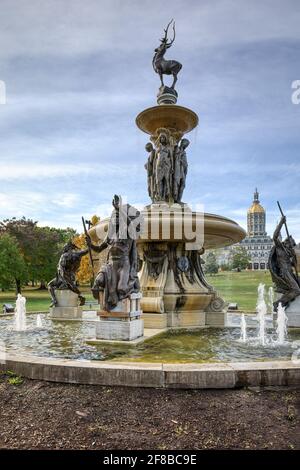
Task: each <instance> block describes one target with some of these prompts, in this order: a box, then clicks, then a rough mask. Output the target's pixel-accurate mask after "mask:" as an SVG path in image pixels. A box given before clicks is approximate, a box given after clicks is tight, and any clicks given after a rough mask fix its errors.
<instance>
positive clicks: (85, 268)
mask: <svg viewBox="0 0 300 470" xmlns="http://www.w3.org/2000/svg"><path fill="white" fill-rule="evenodd" d="M73 243H75V245H76V246H78V248H81V249H82V250H84V249H85V248H86V243H85V235H84V233H82V234H81V235H78V236H77V237H74V239H73ZM92 277H93V270H92V266H91V262H90V258H89V255H88V254H87V255H86V256H83V257H82V258H81V263H80V268H79V270H78V271H77V274H76V278H77V280H78V282H79V284H90V281H91V280H92Z"/></svg>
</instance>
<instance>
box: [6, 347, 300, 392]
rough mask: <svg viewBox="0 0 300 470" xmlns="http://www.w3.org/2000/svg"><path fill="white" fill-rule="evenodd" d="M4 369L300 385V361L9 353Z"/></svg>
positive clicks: (113, 378) (90, 379)
mask: <svg viewBox="0 0 300 470" xmlns="http://www.w3.org/2000/svg"><path fill="white" fill-rule="evenodd" d="M1 366H2V367H1V369H2V371H4V372H5V371H8V370H13V371H14V372H15V373H17V374H19V375H21V376H23V377H27V378H29V379H34V380H46V381H50V382H63V383H76V384H90V385H105V386H129V387H150V388H151V387H152V388H183V389H205V388H212V389H214V388H215V389H216V388H240V387H250V386H252V387H253V386H283V385H286V386H295V385H300V361H299V363H296V362H293V361H291V360H289V361H256V362H222V363H221V362H220V363H180V364H170V363H147V362H142V363H139V362H138V363H135V362H121V363H120V362H119V363H118V362H112V361H105V362H101V361H89V360H74V359H73V360H72V359H57V358H45V357H39V356H33V355H28V356H18V355H14V354H7V356H6V360H5V362H4V363H2V364H1Z"/></svg>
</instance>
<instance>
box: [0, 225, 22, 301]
mask: <svg viewBox="0 0 300 470" xmlns="http://www.w3.org/2000/svg"><path fill="white" fill-rule="evenodd" d="M26 278H27V271H26V264H25V261H24V258H23V255H22V254H21V252H20V247H19V244H18V241H17V240H16V239H15V238H14V237H12V236H11V235H9V234H8V233H2V234H0V287H1V288H2V289H9V288H10V287H11V286H12V285H13V284H14V283H15V284H16V292H17V294H18V293H20V286H21V282H22V281H24V280H26Z"/></svg>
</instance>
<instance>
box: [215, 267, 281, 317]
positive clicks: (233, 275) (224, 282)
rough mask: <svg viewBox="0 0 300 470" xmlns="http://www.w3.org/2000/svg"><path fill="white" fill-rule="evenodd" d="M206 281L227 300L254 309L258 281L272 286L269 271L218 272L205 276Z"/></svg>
mask: <svg viewBox="0 0 300 470" xmlns="http://www.w3.org/2000/svg"><path fill="white" fill-rule="evenodd" d="M207 280H208V282H209V283H210V284H211V285H212V286H214V287H215V288H216V290H217V291H218V293H219V295H220V296H221V297H223V299H224V300H226V301H227V302H236V303H237V304H238V307H239V309H241V310H246V311H247V310H250V311H254V310H255V306H256V300H257V287H258V284H259V283H260V282H262V283H263V284H265V286H266V289H268V288H269V287H270V286H272V280H271V276H270V273H269V271H242V272H240V273H237V272H227V271H226V272H220V273H218V274H216V275H215V276H207Z"/></svg>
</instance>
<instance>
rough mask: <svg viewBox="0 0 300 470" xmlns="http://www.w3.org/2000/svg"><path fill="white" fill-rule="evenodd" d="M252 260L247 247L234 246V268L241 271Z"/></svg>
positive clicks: (232, 264) (232, 263)
mask: <svg viewBox="0 0 300 470" xmlns="http://www.w3.org/2000/svg"><path fill="white" fill-rule="evenodd" d="M250 261H251V260H250V257H249V255H248V253H247V250H246V248H245V247H243V246H237V247H236V248H234V251H233V254H232V260H231V267H232V269H237V270H239V271H241V270H242V269H246V268H247V267H248V265H249V263H250Z"/></svg>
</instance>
